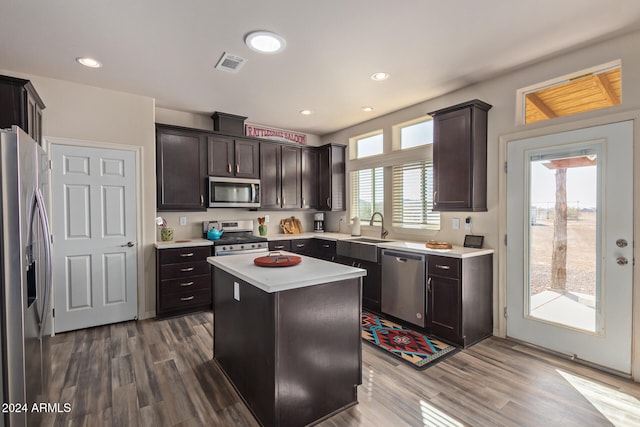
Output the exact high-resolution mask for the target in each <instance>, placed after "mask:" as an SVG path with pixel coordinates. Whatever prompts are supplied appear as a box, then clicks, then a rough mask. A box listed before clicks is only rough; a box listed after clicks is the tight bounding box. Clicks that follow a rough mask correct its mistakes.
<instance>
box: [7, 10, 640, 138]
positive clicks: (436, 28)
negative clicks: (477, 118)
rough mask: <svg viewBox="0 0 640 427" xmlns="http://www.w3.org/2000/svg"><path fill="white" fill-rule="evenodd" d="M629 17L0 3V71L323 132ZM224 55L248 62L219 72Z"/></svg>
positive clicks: (631, 26) (617, 25)
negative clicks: (270, 41) (261, 34)
mask: <svg viewBox="0 0 640 427" xmlns="http://www.w3.org/2000/svg"><path fill="white" fill-rule="evenodd" d="M638 28H640V1H638V0H607V1H604V2H603V1H602V0H517V1H513V0H483V1H479V0H456V1H442V0H438V1H433V0H322V1H310V0H279V1H265V0H237V1H231V0H228V1H222V0H182V1H180V0H63V1H52V0H47V1H43V0H0V69H7V70H11V71H16V72H22V73H28V74H33V75H40V76H46V77H52V78H57V79H63V80H70V81H74V82H78V83H83V84H88V85H92V86H98V87H103V88H108V89H114V90H119V91H124V92H130V93H135V94H140V95H144V96H149V97H153V98H155V99H156V105H157V106H158V107H163V108H169V109H175V110H181V111H189V112H195V113H206V114H211V113H212V112H214V111H223V112H226V113H231V114H238V115H243V116H248V120H249V121H250V122H252V123H257V124H263V125H267V126H273V127H280V128H285V129H291V130H297V131H303V132H309V133H314V134H318V135H323V134H326V133H329V132H333V131H336V130H339V129H342V128H345V127H348V126H350V125H353V124H356V123H360V122H363V121H366V120H369V119H371V118H374V117H376V116H380V115H383V114H385V113H388V112H391V111H395V110H398V109H400V108H403V107H406V106H409V105H412V104H416V103H418V102H421V101H424V100H427V99H430V98H433V97H436V96H438V95H442V94H444V93H447V92H450V91H453V90H455V89H458V88H460V87H463V86H466V85H469V84H471V83H474V82H477V81H480V80H485V79H487V78H489V77H492V76H495V75H498V74H501V73H504V72H505V71H508V70H512V69H514V68H517V67H521V66H523V65H525V64H530V63H532V62H535V61H537V60H540V59H542V58H546V57H549V56H552V55H556V54H558V53H560V52H563V51H566V50H567V49H571V48H572V47H575V46H580V45H585V44H588V43H591V42H593V41H596V40H601V39H605V38H607V37H611V36H612V35H616V34H620V33H624V32H629V31H631V30H635V29H638ZM252 30H271V31H274V32H276V33H278V34H280V35H282V36H283V37H285V38H286V40H287V48H286V50H285V51H284V52H282V53H280V54H277V55H260V54H258V53H255V52H253V51H251V50H250V49H249V48H247V47H246V46H245V45H244V42H243V39H244V36H245V35H246V34H247V33H248V32H250V31H252ZM223 52H229V53H233V54H237V55H240V56H242V57H245V58H247V59H248V62H247V63H246V64H245V65H244V67H243V68H242V69H241V70H240V72H239V73H238V74H230V73H225V72H223V71H218V70H215V69H214V66H215V64H216V62H217V61H218V59H219V58H220V56H221V55H222V53H223ZM79 56H92V57H95V58H96V59H98V60H100V61H102V63H103V64H104V66H103V68H101V69H98V70H92V69H88V68H85V67H82V66H80V65H79V64H78V63H76V62H75V58H76V57H79ZM594 65H596V64H594ZM377 71H385V72H388V73H390V74H391V77H390V78H389V79H388V80H387V81H384V82H374V81H372V80H371V79H370V78H369V76H370V75H371V74H372V73H374V72H377ZM45 103H46V100H45ZM365 105H368V106H372V107H373V108H374V110H373V111H372V112H369V113H365V112H363V111H361V110H360V108H361V107H362V106H365ZM302 109H310V110H312V111H313V112H314V114H312V115H310V116H302V115H300V114H299V111H300V110H302Z"/></svg>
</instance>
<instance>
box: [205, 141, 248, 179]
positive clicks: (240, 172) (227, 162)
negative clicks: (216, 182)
mask: <svg viewBox="0 0 640 427" xmlns="http://www.w3.org/2000/svg"><path fill="white" fill-rule="evenodd" d="M207 145H208V173H209V175H212V176H224V177H237V178H260V169H259V164H260V162H259V149H260V146H259V144H258V142H257V141H252V140H250V139H240V138H234V137H230V136H224V135H210V136H209V137H208V138H207Z"/></svg>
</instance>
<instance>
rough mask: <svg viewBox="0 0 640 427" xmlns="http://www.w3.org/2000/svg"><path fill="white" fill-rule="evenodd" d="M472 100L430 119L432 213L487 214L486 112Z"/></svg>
mask: <svg viewBox="0 0 640 427" xmlns="http://www.w3.org/2000/svg"><path fill="white" fill-rule="evenodd" d="M490 108H491V105H489V104H487V103H485V102H482V101H480V100H477V99H476V100H473V101H469V102H465V103H463V104H458V105H454V106H452V107H449V108H444V109H441V110H438V111H434V112H432V113H429V114H430V115H431V116H433V123H434V139H433V171H434V186H433V200H434V203H433V210H436V211H486V210H487V115H488V114H487V112H488V111H489V109H490Z"/></svg>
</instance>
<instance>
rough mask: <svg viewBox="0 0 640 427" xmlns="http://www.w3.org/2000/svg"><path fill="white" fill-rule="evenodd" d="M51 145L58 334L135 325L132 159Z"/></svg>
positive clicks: (122, 153)
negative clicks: (130, 322)
mask: <svg viewBox="0 0 640 427" xmlns="http://www.w3.org/2000/svg"><path fill="white" fill-rule="evenodd" d="M51 147H52V148H51V158H52V175H51V177H52V178H51V181H52V211H53V215H52V216H53V218H52V223H53V236H54V257H53V286H54V304H55V305H54V306H55V323H54V324H55V331H56V332H62V331H68V330H73V329H80V328H87V327H91V326H96V325H104V324H108V323H115V322H120V321H124V320H131V319H134V318H136V317H137V296H138V295H137V288H138V285H137V262H136V258H137V257H136V251H137V245H136V235H137V234H136V233H137V230H136V215H137V213H136V169H135V153H134V152H132V151H124V150H111V149H101V148H90V147H78V146H68V145H59V144H54V145H52V146H51Z"/></svg>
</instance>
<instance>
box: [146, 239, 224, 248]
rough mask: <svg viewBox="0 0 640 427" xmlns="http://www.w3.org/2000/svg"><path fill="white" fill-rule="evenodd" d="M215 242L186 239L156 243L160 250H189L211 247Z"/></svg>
mask: <svg viewBox="0 0 640 427" xmlns="http://www.w3.org/2000/svg"><path fill="white" fill-rule="evenodd" d="M211 245H213V242H212V241H211V240H207V239H184V240H180V239H178V240H171V241H169V242H156V244H155V247H156V248H158V249H174V248H189V247H193V246H211Z"/></svg>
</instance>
